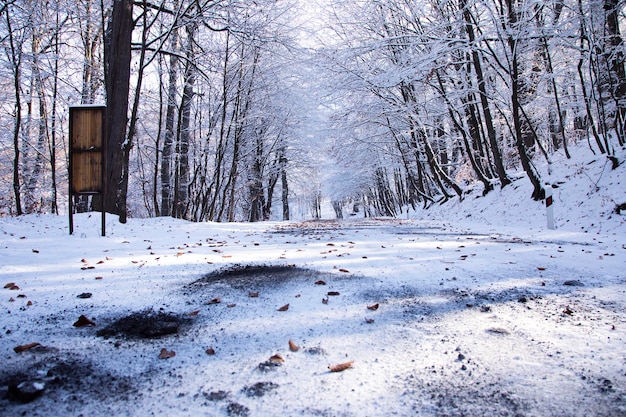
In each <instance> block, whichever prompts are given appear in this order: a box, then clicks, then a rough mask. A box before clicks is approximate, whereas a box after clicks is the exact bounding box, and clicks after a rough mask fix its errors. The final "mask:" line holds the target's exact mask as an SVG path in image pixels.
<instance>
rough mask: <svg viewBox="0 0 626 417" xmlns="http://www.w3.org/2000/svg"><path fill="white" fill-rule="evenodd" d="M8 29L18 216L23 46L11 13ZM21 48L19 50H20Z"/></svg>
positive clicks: (14, 176)
mask: <svg viewBox="0 0 626 417" xmlns="http://www.w3.org/2000/svg"><path fill="white" fill-rule="evenodd" d="M5 16H6V20H7V29H8V32H9V34H8V37H9V46H10V49H11V51H10V57H9V59H10V61H11V65H12V68H11V69H12V71H13V87H14V88H15V113H14V115H15V122H14V123H15V124H14V126H13V194H14V197H15V213H16V214H17V215H18V216H21V215H22V214H23V211H22V198H21V194H20V192H21V190H20V188H21V187H20V127H21V125H22V96H21V88H20V83H21V68H20V67H21V58H22V51H21V47H18V45H16V43H15V39H14V37H13V29H12V27H11V26H12V25H11V18H10V17H9V13H6V15H5ZM18 49H19V50H18Z"/></svg>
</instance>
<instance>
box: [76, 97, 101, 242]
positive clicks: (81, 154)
mask: <svg viewBox="0 0 626 417" xmlns="http://www.w3.org/2000/svg"><path fill="white" fill-rule="evenodd" d="M105 118H106V106H102V105H86V106H72V107H70V172H69V185H70V196H69V198H70V204H69V213H70V235H71V234H73V233H74V204H73V197H74V196H76V195H101V196H102V201H103V208H102V236H104V235H105V214H104V213H105V211H104V197H105V194H106V176H105V173H106V169H105V168H106V140H105Z"/></svg>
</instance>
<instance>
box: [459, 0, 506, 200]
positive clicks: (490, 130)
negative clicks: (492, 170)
mask: <svg viewBox="0 0 626 417" xmlns="http://www.w3.org/2000/svg"><path fill="white" fill-rule="evenodd" d="M460 5H461V8H462V9H463V17H464V19H465V22H466V25H465V28H466V31H467V35H468V38H469V41H470V44H471V45H473V44H474V42H475V41H476V40H475V35H474V29H473V26H472V25H473V18H472V15H471V12H470V10H469V6H468V5H467V1H466V0H461V3H460ZM472 61H473V64H474V73H475V75H476V81H477V83H478V91H479V95H480V102H481V104H482V110H483V116H484V118H485V125H486V127H487V137H488V138H489V145H490V149H491V153H492V155H493V162H494V164H495V166H496V172H497V174H498V177H499V178H500V186H501V187H502V188H504V187H505V186H507V185H508V184H510V183H511V180H510V179H509V178H508V177H507V175H506V171H505V169H504V164H503V160H502V154H501V153H500V147H499V146H498V140H497V138H496V130H495V128H494V126H493V118H492V116H491V110H490V108H489V101H488V96H487V88H486V83H485V76H484V75H483V69H482V64H481V60H480V55H479V54H478V51H477V50H476V49H475V48H473V49H472Z"/></svg>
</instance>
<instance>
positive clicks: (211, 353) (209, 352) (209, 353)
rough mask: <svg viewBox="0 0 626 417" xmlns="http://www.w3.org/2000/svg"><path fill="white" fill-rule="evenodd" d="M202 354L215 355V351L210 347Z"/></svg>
mask: <svg viewBox="0 0 626 417" xmlns="http://www.w3.org/2000/svg"><path fill="white" fill-rule="evenodd" d="M204 353H206V354H207V355H215V349H213V348H212V347H210V348H208V349H207V350H205V351H204Z"/></svg>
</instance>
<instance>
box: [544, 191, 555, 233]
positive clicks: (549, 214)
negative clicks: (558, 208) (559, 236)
mask: <svg viewBox="0 0 626 417" xmlns="http://www.w3.org/2000/svg"><path fill="white" fill-rule="evenodd" d="M545 190H546V215H547V217H548V229H550V230H554V207H552V203H553V198H552V186H551V185H550V184H546V188H545Z"/></svg>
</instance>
